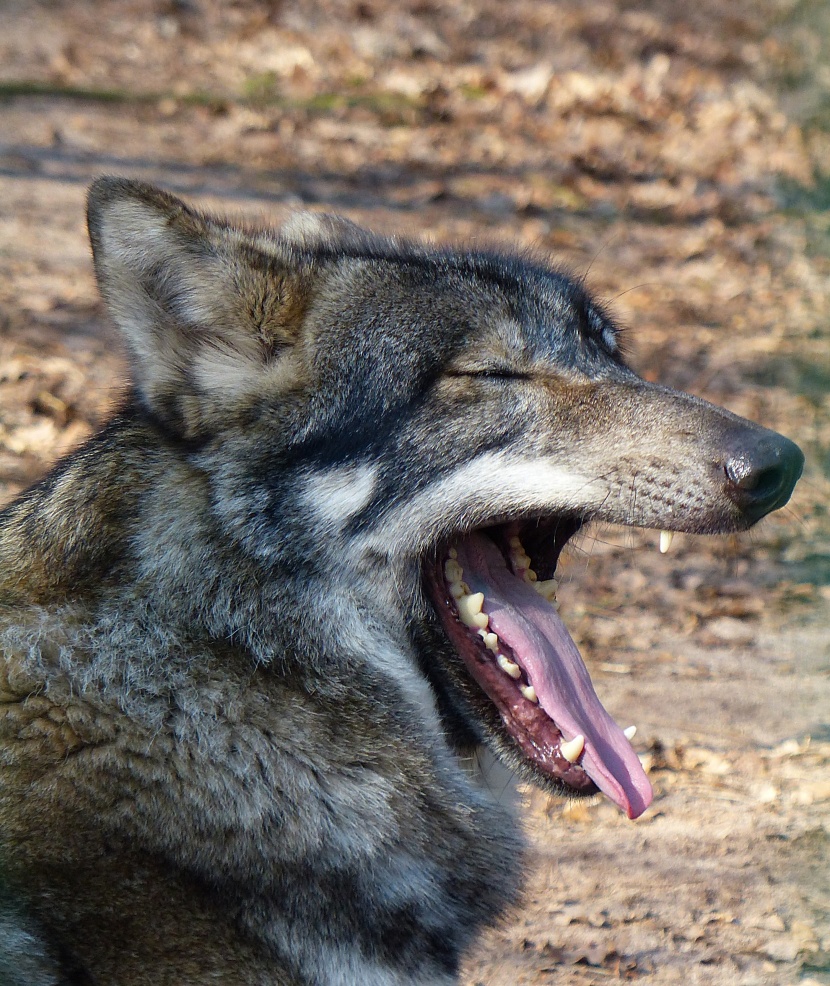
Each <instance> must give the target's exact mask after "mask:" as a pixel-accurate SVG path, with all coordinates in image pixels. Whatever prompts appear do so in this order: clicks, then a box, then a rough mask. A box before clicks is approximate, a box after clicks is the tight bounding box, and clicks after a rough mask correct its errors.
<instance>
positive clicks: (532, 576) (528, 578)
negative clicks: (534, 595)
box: [524, 568, 539, 583]
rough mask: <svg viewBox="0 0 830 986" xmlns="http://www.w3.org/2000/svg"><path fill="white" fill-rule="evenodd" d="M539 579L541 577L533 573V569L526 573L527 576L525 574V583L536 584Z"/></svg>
mask: <svg viewBox="0 0 830 986" xmlns="http://www.w3.org/2000/svg"><path fill="white" fill-rule="evenodd" d="M538 578H539V576H538V575H537V574H536V573H535V572H534V571H533V569H532V568H529V569H528V570H527V571H526V572H525V574H524V580H525V582H531V583H533V582H536V581H537V579H538Z"/></svg>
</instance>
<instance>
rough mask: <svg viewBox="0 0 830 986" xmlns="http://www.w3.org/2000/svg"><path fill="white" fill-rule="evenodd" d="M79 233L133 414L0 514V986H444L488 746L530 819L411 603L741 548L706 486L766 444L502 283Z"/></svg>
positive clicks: (515, 858)
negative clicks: (114, 330) (118, 343)
mask: <svg viewBox="0 0 830 986" xmlns="http://www.w3.org/2000/svg"><path fill="white" fill-rule="evenodd" d="M89 224H90V234H91V238H92V243H93V249H94V255H95V265H96V272H97V275H98V280H99V283H100V286H101V291H102V294H103V296H104V298H105V300H106V301H107V303H108V305H109V308H110V311H111V313H112V315H113V318H114V319H115V321H116V323H117V324H118V326H119V328H120V329H121V331H122V333H123V335H124V338H125V341H126V344H127V347H128V351H129V354H130V358H131V362H132V367H133V382H134V386H133V390H132V391H131V393H130V395H129V397H128V398H127V400H126V401H125V403H124V406H123V408H122V410H121V411H120V412H119V413H118V415H117V416H116V417H115V418H114V420H113V421H112V422H111V423H110V424H109V425H108V426H107V427H106V428H105V429H104V430H103V432H102V433H101V434H100V435H98V436H96V437H95V438H93V439H92V440H91V441H90V442H89V443H88V444H87V445H86V446H85V447H84V448H82V449H80V450H79V451H78V452H76V453H75V454H74V455H72V456H70V457H69V458H68V459H67V460H65V461H64V462H62V463H60V464H59V465H58V466H57V467H56V469H55V470H54V471H53V472H52V473H51V474H50V475H49V476H48V477H46V478H45V479H44V480H43V481H42V482H41V483H39V484H38V485H37V486H35V487H34V488H33V489H32V490H30V491H29V492H28V493H26V494H24V496H23V497H21V498H20V499H19V500H18V501H17V502H16V503H15V504H12V505H11V506H10V507H9V508H7V509H6V510H5V511H4V512H3V513H2V514H0V648H2V654H3V657H4V662H3V664H2V665H0V700H2V705H1V706H0V744H1V745H0V772H1V773H0V777H1V778H2V785H0V832H1V833H2V835H1V836H0V865H1V866H2V868H3V872H4V873H5V875H6V879H7V881H8V885H9V887H10V890H11V893H12V894H13V898H14V905H13V907H12V908H11V909H10V910H9V911H8V916H3V917H0V971H2V970H4V969H5V970H6V971H5V973H4V974H5V976H6V979H4V980H3V981H4V982H6V981H10V982H11V983H13V984H17V983H24V982H26V983H29V984H35V986H53V984H59V983H60V984H63V983H64V982H66V983H70V982H71V983H73V984H85V983H95V984H96V986H109V984H113V986H114V984H118V986H150V984H153V986H158V984H160V983H182V984H184V983H186V984H194V986H195V984H207V983H216V982H227V983H240V984H280V986H289V984H291V986H294V984H311V983H315V984H317V983H320V984H330V986H347V984H352V983H354V984H357V983H360V984H364V986H404V984H408V986H416V984H423V986H427V984H429V986H439V984H450V983H452V982H454V981H455V980H456V976H457V970H458V964H459V960H460V956H461V955H462V954H463V952H464V950H465V949H466V948H467V947H468V946H469V945H470V943H471V942H472V941H473V939H474V938H475V936H476V935H477V934H478V933H479V932H480V930H481V929H482V928H484V927H485V926H487V925H489V924H492V923H493V922H494V921H496V920H498V919H499V917H500V915H502V914H503V913H504V912H505V909H507V908H508V907H509V906H510V904H511V903H512V902H513V901H515V899H516V896H517V892H518V880H519V872H520V869H521V855H522V847H521V844H520V840H519V837H518V835H517V834H516V832H517V829H516V825H515V821H514V819H513V815H512V810H511V809H509V808H508V807H506V806H505V804H503V803H502V802H507V801H509V800H510V799H509V798H506V797H503V793H504V791H503V786H502V781H501V780H498V781H497V780H496V779H495V775H494V774H493V772H492V771H491V770H489V768H488V770H487V772H486V776H483V775H482V774H481V773H480V772H479V771H477V770H472V771H471V770H468V769H467V767H468V766H469V764H470V762H471V761H472V760H473V759H474V758H475V749H476V746H477V745H478V744H480V743H486V744H487V746H488V749H489V752H488V754H487V758H485V759H492V757H493V755H494V754H495V755H496V756H497V757H498V758H499V760H500V762H501V763H502V765H505V764H506V765H507V767H508V768H509V770H511V771H518V772H519V773H520V774H521V775H522V776H525V777H527V778H529V779H531V780H535V781H537V782H539V783H543V784H544V783H547V782H546V780H545V778H544V777H543V776H542V775H541V774H540V773H539V771H538V770H537V769H536V768H535V766H534V765H533V764H532V763H530V762H529V761H528V760H527V759H526V758H525V757H524V756H523V755H522V754H521V753H520V752H519V750H518V749H517V747H516V746H515V744H514V743H512V742H511V739H510V736H509V734H508V733H507V732H506V731H505V729H504V727H503V726H502V724H501V722H500V720H499V717H498V715H496V713H495V711H494V710H493V708H492V706H491V705H490V704H489V703H488V701H487V699H486V697H485V696H484V695H483V693H482V692H481V691H480V690H479V689H478V688H477V686H476V685H475V683H474V682H473V681H472V679H471V678H470V677H469V676H468V675H467V674H466V673H465V672H464V669H463V666H462V665H461V663H460V661H459V659H458V657H457V656H456V654H455V652H454V651H453V649H452V647H451V646H450V643H449V641H448V639H447V637H446V635H445V634H444V633H443V632H442V630H441V627H440V624H439V621H438V619H437V617H436V613H435V610H434V608H433V606H432V604H431V603H430V602H429V601H428V600H427V598H426V596H425V593H424V591H423V577H424V567H425V565H426V564H427V562H428V560H429V559H432V558H433V557H434V556H435V552H436V550H437V548H438V546H439V545H440V544H442V543H446V541H447V540H448V539H449V538H450V537H452V536H453V535H454V534H455V533H456V532H458V531H464V530H470V529H471V528H473V527H478V526H481V525H486V524H492V523H495V522H496V521H502V520H504V519H505V517H511V516H535V515H549V514H568V515H569V516H570V515H574V514H578V516H579V518H580V520H582V519H588V518H590V517H598V518H605V519H607V520H614V521H620V522H623V523H629V524H644V525H653V526H656V527H662V526H666V527H672V528H673V529H682V530H696V531H701V532H702V531H725V530H738V529H743V528H744V527H746V526H748V525H749V524H750V523H752V522H753V520H755V519H757V517H754V516H750V514H749V513H748V508H746V507H744V506H742V504H741V503H738V502H736V497H735V495H734V491H733V493H732V494H730V495H727V493H726V492H725V491H724V480H723V476H722V475H721V474H717V475H716V474H715V473H713V471H712V468H711V460H712V455H713V454H715V453H716V452H717V450H718V449H719V448H720V447H721V446H722V445H723V443H724V441H725V438H724V436H727V438H729V440H730V441H731V440H732V438H731V437H730V436H734V435H736V434H741V435H744V434H747V435H751V436H757V435H760V434H762V430H761V429H758V428H756V427H755V426H752V425H749V424H748V423H747V422H742V421H741V420H740V419H737V418H735V417H734V416H733V415H730V414H728V413H727V412H725V411H722V410H720V409H718V408H714V407H712V406H711V405H708V404H705V403H704V402H702V401H698V400H696V399H694V398H690V397H688V396H686V395H680V394H676V393H674V392H671V391H667V390H664V389H661V388H658V387H654V386H651V385H648V384H645V383H644V382H642V381H640V380H639V379H638V378H637V377H636V376H635V375H634V374H633V373H632V372H631V371H630V370H629V369H628V368H627V367H626V366H625V365H624V363H623V362H622V360H621V358H620V356H619V352H618V346H617V343H616V330H615V329H614V326H613V323H611V321H610V320H609V319H608V318H607V316H606V315H605V314H604V313H603V312H602V310H601V309H600V308H599V307H598V306H596V305H595V304H594V302H592V301H591V299H590V298H588V297H587V296H586V295H585V293H584V291H583V290H582V289H581V288H580V287H579V286H578V285H576V284H574V283H573V282H571V281H569V280H568V279H567V278H565V277H564V276H562V275H560V274H558V273H556V272H554V271H550V270H548V269H547V268H545V267H543V266H540V265H536V264H533V263H530V262H527V261H524V260H520V259H518V258H510V257H507V258H502V257H491V256H487V255H476V254H465V253H452V252H435V251H429V250H426V249H424V248H421V247H416V246H411V245H406V244H400V243H397V242H393V241H387V240H383V239H380V238H376V237H373V236H372V235H371V234H369V233H366V232H365V231H363V230H360V229H359V228H358V227H355V226H353V225H352V224H350V223H345V222H344V221H340V220H337V219H334V218H327V217H325V218H313V217H305V218H303V219H299V220H296V221H295V222H294V223H293V224H292V225H291V227H290V229H289V230H288V232H287V233H286V234H285V235H284V236H280V235H277V234H274V233H271V232H250V233H248V232H245V231H242V230H238V229H235V228H233V227H231V226H228V225H226V224H224V223H222V222H221V221H219V220H216V219H212V218H206V217H203V216H200V215H199V214H197V213H195V212H193V211H192V210H190V209H189V208H187V207H186V206H185V205H184V204H183V203H181V202H179V201H178V200H176V199H174V198H172V197H171V196H168V195H166V194H164V193H162V192H160V191H158V190H155V189H152V188H149V187H147V186H143V185H139V184H136V183H132V182H127V181H124V180H121V179H101V180H99V181H98V182H96V184H95V185H94V186H93V188H92V191H91V195H90V211H89ZM763 434H764V435H766V434H768V433H763ZM753 440H754V439H753ZM782 441H783V440H782ZM713 450H714V451H713ZM793 482H794V480H793ZM482 762H483V761H482ZM12 915H13V916H12ZM35 929H37V930H35ZM4 963H5V965H4ZM15 977H16V978H15ZM62 977H63V978H62Z"/></svg>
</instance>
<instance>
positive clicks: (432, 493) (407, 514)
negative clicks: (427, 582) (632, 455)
mask: <svg viewBox="0 0 830 986" xmlns="http://www.w3.org/2000/svg"><path fill="white" fill-rule="evenodd" d="M607 492H608V489H607V486H606V484H605V483H604V482H603V481H602V480H601V479H599V478H598V477H596V476H589V475H587V474H586V473H583V472H581V471H578V470H575V469H572V468H569V467H567V466H565V465H563V464H562V463H559V462H556V461H554V460H551V459H544V458H538V459H528V458H525V457H523V456H518V455H510V454H508V453H499V452H490V453H488V454H486V455H482V456H479V457H478V458H476V459H475V460H473V461H472V462H469V463H466V464H465V465H463V466H459V467H458V468H457V469H455V470H454V471H453V472H451V473H449V474H445V475H443V476H442V477H441V478H440V479H438V480H437V481H436V482H435V483H433V484H432V485H431V486H428V487H427V488H426V489H424V490H423V491H422V492H421V493H419V494H416V495H414V496H412V497H411V498H409V499H408V500H407V502H406V503H403V504H401V505H400V506H398V507H396V508H395V509H394V511H392V513H391V514H390V515H389V516H387V517H386V518H385V519H384V522H383V523H382V524H381V525H380V527H379V528H378V529H376V530H375V531H373V532H372V534H371V535H370V539H371V542H372V543H371V547H373V548H375V549H378V550H382V551H386V552H389V553H391V554H396V553H401V552H411V551H420V550H422V549H423V548H424V547H426V546H427V545H428V544H429V543H430V541H431V540H433V539H434V537H435V535H436V532H440V531H441V530H445V529H446V528H450V529H452V528H455V527H459V526H461V525H463V524H464V523H465V522H467V523H470V522H471V523H473V524H478V523H485V522H486V519H487V518H489V517H496V516H499V515H503V516H508V517H509V516H511V515H515V514H519V513H522V512H534V511H536V512H538V513H540V514H542V513H545V514H557V513H566V512H569V511H577V512H579V513H584V512H585V511H586V510H590V509H591V508H592V507H598V506H600V505H601V504H602V502H603V500H604V498H605V496H606V495H607Z"/></svg>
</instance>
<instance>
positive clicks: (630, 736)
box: [623, 726, 637, 742]
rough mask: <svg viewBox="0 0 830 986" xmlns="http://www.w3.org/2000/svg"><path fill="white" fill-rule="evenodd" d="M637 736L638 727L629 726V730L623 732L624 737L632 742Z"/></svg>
mask: <svg viewBox="0 0 830 986" xmlns="http://www.w3.org/2000/svg"><path fill="white" fill-rule="evenodd" d="M636 735H637V727H636V726H629V727H628V729H624V730H623V736H625V738H626V739H627V740H628V741H629V742H630V741H631V740H633V739H634V737H635V736H636Z"/></svg>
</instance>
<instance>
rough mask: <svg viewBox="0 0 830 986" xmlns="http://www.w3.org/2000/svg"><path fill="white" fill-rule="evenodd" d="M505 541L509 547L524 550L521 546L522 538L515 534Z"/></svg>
mask: <svg viewBox="0 0 830 986" xmlns="http://www.w3.org/2000/svg"><path fill="white" fill-rule="evenodd" d="M507 543H508V544H509V545H510V547H511V548H518V549H519V550H520V551H524V548H523V547H522V540H521V538H520V537H518V536H517V535H516V534H514V535H513V537H512V538H510V540H509V541H508V542H507Z"/></svg>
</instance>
